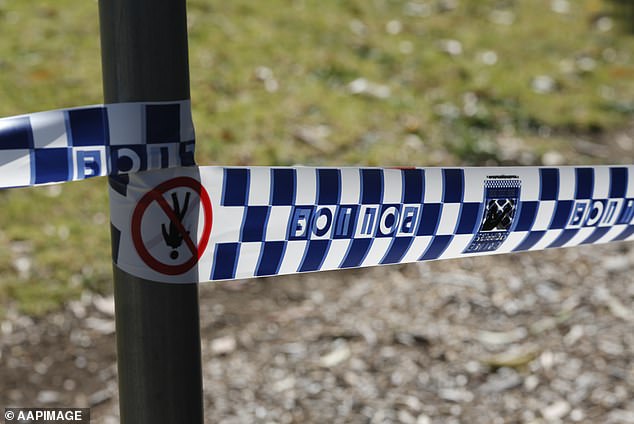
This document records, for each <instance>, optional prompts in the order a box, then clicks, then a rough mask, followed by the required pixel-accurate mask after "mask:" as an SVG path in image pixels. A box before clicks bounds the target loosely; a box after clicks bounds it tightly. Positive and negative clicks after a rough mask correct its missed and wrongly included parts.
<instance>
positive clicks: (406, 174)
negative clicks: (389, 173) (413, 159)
mask: <svg viewBox="0 0 634 424" xmlns="http://www.w3.org/2000/svg"><path fill="white" fill-rule="evenodd" d="M402 173H403V203H423V196H424V195H425V176H424V173H423V170H422V169H404V170H403V171H402Z"/></svg>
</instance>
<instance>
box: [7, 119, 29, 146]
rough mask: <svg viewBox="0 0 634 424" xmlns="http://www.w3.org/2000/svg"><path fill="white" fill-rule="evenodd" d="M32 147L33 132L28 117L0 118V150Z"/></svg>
mask: <svg viewBox="0 0 634 424" xmlns="http://www.w3.org/2000/svg"><path fill="white" fill-rule="evenodd" d="M31 148H33V132H32V130H31V121H30V120H29V118H11V119H2V120H0V150H9V149H12V150H15V149H31Z"/></svg>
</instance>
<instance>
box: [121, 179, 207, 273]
mask: <svg viewBox="0 0 634 424" xmlns="http://www.w3.org/2000/svg"><path fill="white" fill-rule="evenodd" d="M181 187H185V188H189V189H191V190H192V191H194V192H195V193H196V194H198V197H199V198H200V204H201V205H202V207H203V214H204V215H203V216H204V222H205V224H204V226H203V231H202V235H201V237H200V241H199V242H198V246H196V244H195V243H194V241H192V238H191V237H190V235H189V232H188V231H187V230H186V229H185V227H184V226H183V223H182V222H181V221H180V219H179V218H178V217H177V216H176V214H175V213H174V211H173V210H172V208H171V207H170V205H169V204H168V203H167V201H166V200H165V198H164V197H163V194H164V193H165V192H167V191H169V190H172V189H175V188H181ZM153 202H157V203H158V205H159V207H160V208H161V210H162V211H163V212H164V213H165V215H167V218H169V220H170V221H171V223H173V224H174V225H175V227H176V229H177V230H178V232H179V233H180V235H181V236H182V237H183V241H184V242H185V244H186V245H187V248H188V249H189V251H190V252H191V254H192V256H191V258H190V259H188V260H187V261H186V262H184V263H182V264H178V265H169V264H165V263H163V262H161V261H159V260H157V259H156V258H155V257H154V256H152V254H151V253H150V252H149V251H148V249H147V247H145V244H143V236H142V235H141V222H142V220H143V215H144V214H145V211H146V210H147V208H148V207H149V206H150V205H151V204H152V203H153ZM212 221H213V213H212V208H211V200H210V199H209V194H208V193H207V190H205V188H204V187H203V186H202V185H201V184H200V182H199V181H197V180H195V179H193V178H190V177H178V178H174V179H171V180H168V181H165V182H163V183H161V184H159V185H158V186H156V187H154V188H153V189H152V190H150V191H149V192H147V193H146V194H145V195H144V196H143V197H142V198H141V200H139V203H138V204H137V206H136V208H135V209H134V212H133V213H132V223H131V225H132V241H133V242H134V247H135V248H136V250H137V252H138V253H139V256H140V257H141V259H142V260H143V262H145V263H146V265H148V266H149V267H150V268H152V269H153V270H155V271H158V272H160V273H161V274H165V275H179V274H184V273H185V272H187V271H189V270H190V269H191V268H192V267H193V266H194V265H196V263H198V260H199V259H200V257H201V256H202V254H203V253H204V251H205V249H206V248H207V243H209V236H210V235H211V225H212Z"/></svg>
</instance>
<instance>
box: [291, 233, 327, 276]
mask: <svg viewBox="0 0 634 424" xmlns="http://www.w3.org/2000/svg"><path fill="white" fill-rule="evenodd" d="M329 246H330V240H311V241H309V242H308V247H306V252H305V253H304V259H303V260H302V264H301V265H300V267H299V270H298V271H299V272H308V271H317V270H319V269H320V268H321V264H322V263H323V262H324V259H325V258H326V254H327V253H328V248H329Z"/></svg>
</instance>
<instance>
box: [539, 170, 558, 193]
mask: <svg viewBox="0 0 634 424" xmlns="http://www.w3.org/2000/svg"><path fill="white" fill-rule="evenodd" d="M539 177H540V182H539V185H540V193H539V200H556V199H557V194H558V193H559V170H558V169H554V168H542V169H540V170H539Z"/></svg>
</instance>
